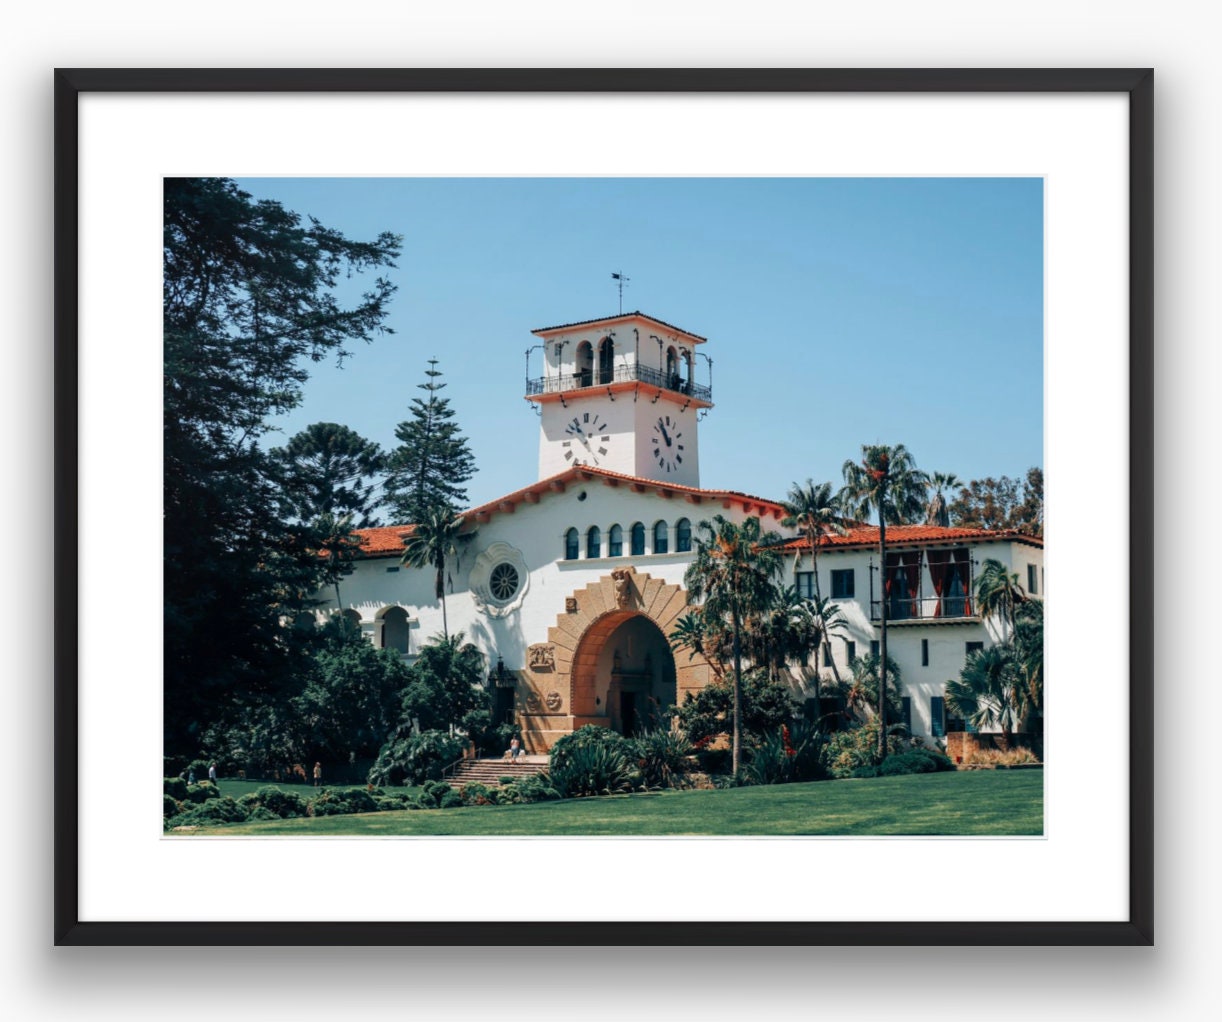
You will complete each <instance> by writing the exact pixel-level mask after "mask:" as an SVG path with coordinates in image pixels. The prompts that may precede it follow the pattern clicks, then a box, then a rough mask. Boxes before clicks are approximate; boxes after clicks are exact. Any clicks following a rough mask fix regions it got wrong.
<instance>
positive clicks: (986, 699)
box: [946, 646, 1023, 749]
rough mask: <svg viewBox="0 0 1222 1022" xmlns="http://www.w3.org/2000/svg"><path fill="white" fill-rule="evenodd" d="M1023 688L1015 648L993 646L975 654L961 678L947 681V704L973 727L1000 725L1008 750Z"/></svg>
mask: <svg viewBox="0 0 1222 1022" xmlns="http://www.w3.org/2000/svg"><path fill="white" fill-rule="evenodd" d="M1022 688H1023V679H1022V675H1021V672H1020V670H1019V668H1018V663H1017V659H1016V657H1015V655H1014V649H1013V647H1011V646H990V647H989V648H988V649H980V650H977V651H976V652H974V653H972V654H971V656H969V657H968V658H967V663H966V664H965V665H964V667H963V670H962V671H960V672H959V677H958V678H956V679H952V680H951V681H948V682H947V683H946V704H947V705H948V706H949V707H950V708H951V709H952V710H954V711H955V712H956V713H957V714H958V715H959V716H960V717H962V718H964V720H967V721H969V722H970V723H971V724H972V726H973V727H976V728H984V727H1000V728H1001V734H1002V744H1003V745H1004V746H1005V747H1006V748H1007V749H1008V748H1009V747H1010V735H1012V734H1013V733H1014V725H1015V723H1016V722H1017V721H1018V719H1019V705H1020V702H1021V699H1022V696H1021V689H1022Z"/></svg>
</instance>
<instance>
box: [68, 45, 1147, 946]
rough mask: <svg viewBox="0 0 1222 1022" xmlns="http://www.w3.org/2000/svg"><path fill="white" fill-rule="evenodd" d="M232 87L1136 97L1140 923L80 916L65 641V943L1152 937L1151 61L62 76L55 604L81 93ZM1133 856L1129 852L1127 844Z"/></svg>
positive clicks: (1133, 344)
mask: <svg viewBox="0 0 1222 1022" xmlns="http://www.w3.org/2000/svg"><path fill="white" fill-rule="evenodd" d="M95 92H112V93H115V92H118V93H192V92H198V93H208V92H215V93H224V92H280V93H298V92H319V93H359V92H464V93H470V92H555V93H625V92H627V93H641V92H659V93H773V92H775V93H786V92H788V93H821V92H823V93H850V92H861V93H882V92H894V93H922V92H925V93H1100V92H1106V93H1123V94H1127V96H1128V102H1129V151H1128V161H1129V162H1128V174H1129V214H1130V220H1129V242H1130V246H1129V309H1128V315H1129V325H1130V337H1129V366H1128V376H1129V381H1130V382H1129V388H1130V390H1129V410H1130V432H1129V436H1128V443H1129V451H1128V465H1129V472H1130V504H1129V537H1128V542H1129V550H1128V554H1129V563H1130V567H1131V573H1130V579H1131V582H1130V591H1129V618H1128V628H1129V635H1128V652H1129V664H1130V675H1129V686H1128V693H1129V735H1128V738H1129V764H1130V765H1129V778H1128V782H1129V805H1128V822H1129V846H1128V848H1127V856H1128V870H1129V918H1128V919H1127V920H1125V921H1122V922H1114V921H1101V922H1060V921H1049V922H1005V921H996V922H934V921H930V922H771V921H770V922H721V923H717V922H714V923H710V922H680V921H675V922H599V921H582V922H515V923H506V922H496V921H483V922H430V923H419V922H417V923H411V922H395V923H386V922H307V923H301V922H274V921H267V922H231V923H226V922H104V921H88V922H82V921H81V919H80V913H79V911H78V906H79V897H78V896H79V890H78V866H79V862H80V860H79V855H80V853H79V850H78V836H79V832H78V819H77V803H76V795H75V785H74V781H75V778H76V777H77V775H78V768H79V766H80V764H79V762H78V739H79V737H80V720H79V717H78V709H77V700H78V669H77V655H78V643H77V637H76V635H75V634H74V633H73V632H72V631H70V630H62V629H57V631H56V638H55V692H54V705H55V725H54V726H55V733H54V741H55V750H54V769H55V808H54V820H55V836H54V851H55V863H54V943H55V944H56V945H57V946H64V947H67V946H115V945H140V946H154V945H161V946H164V945H180V946H204V945H209V946H215V945H236V944H241V945H247V946H250V945H283V946H301V945H330V946H369V945H432V946H438V945H443V946H444V945H489V944H495V943H503V942H507V941H509V940H510V939H512V942H513V943H514V944H519V945H520V944H527V945H534V946H553V947H554V946H569V945H605V946H619V945H641V944H648V945H683V946H687V945H690V946H721V945H760V946H763V945H838V946H856V945H876V946H882V945H895V946H901V945H930V944H934V945H1009V946H1019V945H1064V946H1068V945H1096V946H1103V945H1138V946H1152V945H1153V940H1154V937H1153V933H1154V930H1153V922H1154V811H1153V787H1154V782H1153V710H1154V706H1153V693H1154V673H1153V667H1154V656H1153V631H1152V628H1151V622H1152V620H1153V540H1152V537H1153V492H1154V487H1153V401H1152V396H1153V386H1152V379H1153V371H1152V370H1153V350H1154V344H1153V280H1154V270H1153V72H1152V71H1151V70H1150V69H1038V70H1024V69H916V70H912V69H909V70H902V69H900V70H891V69H837V70H818V69H794V68H783V69H649V70H640V69H637V70H622V69H590V70H579V69H521V70H513V69H492V70H453V69H363V70H320V69H227V70H209V69H59V70H57V71H56V72H55V133H54V135H55V189H54V190H55V268H54V273H55V341H54V344H55V385H54V394H55V465H54V480H55V521H54V526H55V536H56V537H57V541H56V546H55V563H54V585H55V612H56V616H57V618H58V619H60V620H71V619H72V618H73V616H74V615H75V612H76V606H77V580H76V558H75V553H76V542H75V537H76V536H77V535H78V534H79V533H78V525H79V520H78V506H77V501H78V471H79V468H80V466H79V464H78V458H77V446H76V437H77V430H78V427H79V426H80V422H79V418H78V410H77V406H78V405H77V403H78V383H79V380H78V369H79V362H78V354H79V353H78V347H77V345H78V300H77V289H78V283H79V279H78V265H77V254H78V249H77V241H78V233H77V232H78V212H79V210H78V185H79V166H78V155H79V154H78V102H79V100H80V98H81V96H82V95H83V94H87V93H95ZM1118 854H1119V853H1118Z"/></svg>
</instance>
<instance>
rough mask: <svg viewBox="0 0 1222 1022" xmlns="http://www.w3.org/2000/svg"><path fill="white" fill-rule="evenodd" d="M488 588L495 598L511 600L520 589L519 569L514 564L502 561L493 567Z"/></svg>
mask: <svg viewBox="0 0 1222 1022" xmlns="http://www.w3.org/2000/svg"><path fill="white" fill-rule="evenodd" d="M488 588H489V589H490V590H491V591H492V598H493V599H494V600H501V601H505V600H511V599H513V595H514V593H516V592H517V591H518V569H517V568H515V567H514V566H513V565H512V564H505V563H501V564H498V565H497V566H496V567H495V568H493V569H492V576H491V577H490V578H489V579H488Z"/></svg>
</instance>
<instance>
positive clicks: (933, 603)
mask: <svg viewBox="0 0 1222 1022" xmlns="http://www.w3.org/2000/svg"><path fill="white" fill-rule="evenodd" d="M939 608H941V609H940V610H939ZM882 616H883V611H882V600H871V601H870V620H872V621H881V620H882ZM977 616H978V615H977V614H976V611H975V609H974V608H973V607H972V606H971V601H970V600H969V599H968V598H967V597H966V596H918V597H916V598H915V599H912V598H909V597H906V596H893V597H891V598H890V599H889V600H887V621H888V623H890V624H895V623H897V622H903V621H930V620H939V621H942V620H946V619H947V618H971V617H977Z"/></svg>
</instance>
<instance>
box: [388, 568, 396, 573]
mask: <svg viewBox="0 0 1222 1022" xmlns="http://www.w3.org/2000/svg"><path fill="white" fill-rule="evenodd" d="M398 570H399V569H398V568H387V569H386V571H387V572H388V573H390V574H394V573H395V572H396V571H398Z"/></svg>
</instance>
